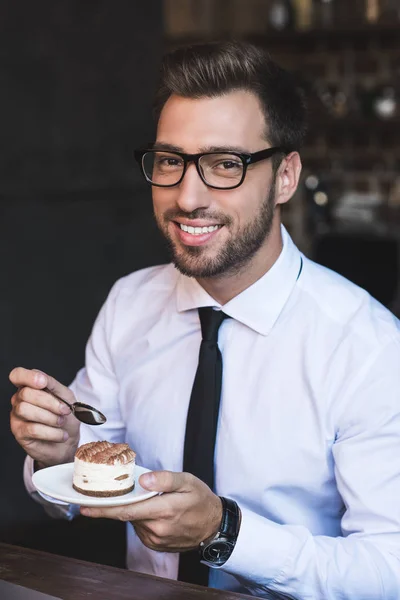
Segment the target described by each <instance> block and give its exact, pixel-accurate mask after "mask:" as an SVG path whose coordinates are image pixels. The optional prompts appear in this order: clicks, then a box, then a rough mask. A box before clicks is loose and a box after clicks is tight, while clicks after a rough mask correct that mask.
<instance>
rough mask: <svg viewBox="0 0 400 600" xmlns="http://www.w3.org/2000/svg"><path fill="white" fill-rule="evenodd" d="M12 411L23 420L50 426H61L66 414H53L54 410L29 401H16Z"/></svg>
mask: <svg viewBox="0 0 400 600" xmlns="http://www.w3.org/2000/svg"><path fill="white" fill-rule="evenodd" d="M13 413H14V414H15V415H16V416H17V417H18V418H19V419H22V420H23V421H29V422H32V423H42V424H43V425H49V426H50V427H62V426H63V425H64V423H65V420H66V415H62V414H55V413H54V411H50V410H46V409H44V408H41V407H40V406H36V405H35V404H31V403H29V402H17V403H16V404H15V405H14V406H13Z"/></svg>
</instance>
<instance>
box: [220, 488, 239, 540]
mask: <svg viewBox="0 0 400 600" xmlns="http://www.w3.org/2000/svg"><path fill="white" fill-rule="evenodd" d="M220 500H221V502H222V519H221V525H220V528H219V535H220V536H224V537H227V538H229V539H230V540H232V541H236V538H237V535H238V533H239V520H240V519H239V507H238V505H237V504H236V502H235V501H234V500H231V499H230V498H224V497H223V496H220Z"/></svg>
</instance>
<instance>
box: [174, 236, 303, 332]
mask: <svg viewBox="0 0 400 600" xmlns="http://www.w3.org/2000/svg"><path fill="white" fill-rule="evenodd" d="M281 231H282V240H283V248H282V251H281V253H280V255H279V257H278V259H277V260H276V261H275V263H274V264H273V265H272V267H271V268H270V269H269V271H267V273H265V275H263V276H262V277H261V278H260V279H259V280H258V281H256V282H255V283H253V285H251V286H250V287H248V288H247V289H245V290H244V291H243V292H242V293H241V294H239V295H238V296H235V297H234V298H232V300H230V301H229V302H227V303H226V304H225V305H224V307H223V309H224V312H225V313H226V314H227V315H229V316H230V317H232V318H233V319H235V320H237V321H240V322H241V323H243V324H244V325H247V327H250V328H251V329H254V331H256V332H258V333H260V334H262V335H268V333H269V332H270V331H271V329H272V327H273V325H274V324H275V322H276V320H277V318H278V317H279V315H280V313H281V311H282V309H283V307H284V305H285V304H286V301H287V300H288V298H289V296H290V294H291V292H292V290H293V288H294V286H295V285H296V281H297V279H298V276H299V273H300V270H301V266H302V258H301V254H300V252H299V250H298V249H297V247H296V246H295V245H294V243H293V241H292V239H291V237H290V235H289V234H288V232H287V231H286V229H285V227H284V226H283V225H282V226H281ZM200 306H213V307H215V308H217V309H221V308H222V307H221V305H220V304H219V303H218V302H217V301H216V300H214V298H212V297H211V296H210V295H209V294H208V293H207V292H206V291H205V289H204V288H202V287H201V285H200V284H199V283H198V282H197V280H196V279H194V278H191V277H186V276H185V275H182V274H179V276H178V281H177V309H178V312H183V311H186V310H192V309H197V308H199V307H200Z"/></svg>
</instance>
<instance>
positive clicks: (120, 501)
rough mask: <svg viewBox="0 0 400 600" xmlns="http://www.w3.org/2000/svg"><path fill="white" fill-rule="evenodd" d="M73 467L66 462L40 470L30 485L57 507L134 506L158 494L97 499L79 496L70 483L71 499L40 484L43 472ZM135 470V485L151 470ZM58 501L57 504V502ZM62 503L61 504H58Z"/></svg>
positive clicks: (124, 495) (138, 466) (72, 464)
mask: <svg viewBox="0 0 400 600" xmlns="http://www.w3.org/2000/svg"><path fill="white" fill-rule="evenodd" d="M73 466H74V463H73V462H68V463H62V464H60V465H52V466H50V467H45V468H43V469H40V470H39V471H36V472H35V473H33V475H32V483H33V485H34V486H35V488H36V490H37V492H38V493H39V494H40V495H41V496H42V498H43V497H44V499H45V500H47V501H48V502H52V500H53V502H52V504H58V505H59V506H65V505H66V504H69V505H74V506H91V507H99V508H101V507H107V506H124V505H127V504H136V503H137V502H143V501H144V500H148V499H149V498H152V497H153V496H156V495H157V494H158V492H151V491H149V492H147V493H144V494H142V495H138V496H134V497H132V496H130V494H131V493H132V492H129V493H128V494H123V495H121V496H107V497H98V496H86V495H85V494H80V493H79V492H77V491H76V490H74V489H73V487H72V483H71V490H72V491H71V493H73V494H74V496H73V498H71V497H67V496H66V495H64V494H61V495H56V496H55V495H54V490H49V489H48V488H46V486H45V485H44V486H43V485H42V484H41V482H40V477H41V475H40V474H41V473H43V472H44V471H49V470H51V469H57V470H71V471H73ZM135 469H138V470H140V472H139V473H137V474H135V482H136V483H137V479H138V477H140V475H142V474H143V473H149V472H151V469H148V468H147V467H142V466H141V465H135ZM71 477H72V472H71ZM38 479H39V485H38V484H37V480H38ZM75 494H77V495H79V496H80V497H81V498H82V502H79V503H78V502H77V500H78V499H79V498H78V497H76V498H75ZM57 501H58V502H57ZM60 503H62V504H60Z"/></svg>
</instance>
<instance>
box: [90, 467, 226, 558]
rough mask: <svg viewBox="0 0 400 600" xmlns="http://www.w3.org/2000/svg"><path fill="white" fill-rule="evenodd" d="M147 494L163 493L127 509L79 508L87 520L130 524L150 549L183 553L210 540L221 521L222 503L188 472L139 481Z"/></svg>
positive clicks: (146, 475) (153, 474) (143, 477)
mask: <svg viewBox="0 0 400 600" xmlns="http://www.w3.org/2000/svg"><path fill="white" fill-rule="evenodd" d="M139 482H140V485H141V486H142V487H143V488H144V489H146V490H149V491H157V492H163V493H162V494H161V495H157V496H154V497H153V498H149V499H148V500H144V501H142V502H138V503H135V504H127V505H126V506H112V507H104V508H86V507H82V508H81V514H82V515H84V516H87V517H93V518H99V517H103V518H106V519H118V520H120V521H131V523H132V525H133V526H134V528H135V530H136V533H137V535H138V536H139V538H140V540H141V541H142V542H143V544H145V546H147V547H148V548H150V549H151V550H157V551H159V552H182V551H185V550H191V549H194V548H198V546H199V544H200V542H202V541H204V540H207V539H209V538H212V537H213V536H214V535H215V534H216V533H217V532H218V529H219V526H220V524H221V519H222V503H221V500H220V499H219V497H218V496H216V495H215V494H214V493H213V492H212V491H211V490H210V488H209V487H208V486H207V485H206V484H205V483H203V482H202V481H201V480H200V479H198V478H197V477H195V476H194V475H191V474H190V473H174V472H172V471H153V472H151V473H144V474H143V475H141V477H140V478H139Z"/></svg>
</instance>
